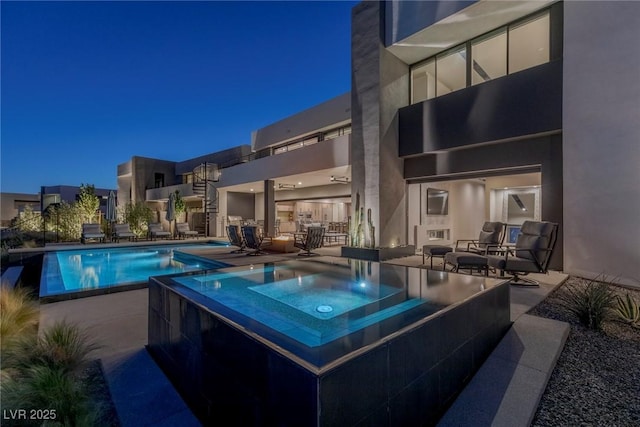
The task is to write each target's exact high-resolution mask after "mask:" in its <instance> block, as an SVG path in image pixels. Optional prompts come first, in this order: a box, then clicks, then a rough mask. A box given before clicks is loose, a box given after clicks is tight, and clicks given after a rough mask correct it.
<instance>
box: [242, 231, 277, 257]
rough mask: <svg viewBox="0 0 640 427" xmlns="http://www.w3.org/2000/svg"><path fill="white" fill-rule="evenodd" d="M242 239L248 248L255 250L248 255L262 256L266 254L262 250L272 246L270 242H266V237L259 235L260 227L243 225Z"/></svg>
mask: <svg viewBox="0 0 640 427" xmlns="http://www.w3.org/2000/svg"><path fill="white" fill-rule="evenodd" d="M242 237H243V238H244V243H245V245H246V246H247V248H249V249H253V252H249V253H248V254H247V255H261V254H263V253H264V252H263V250H262V249H263V248H264V247H265V246H269V245H270V244H271V241H270V240H265V238H264V236H263V235H261V234H260V233H258V227H257V226H255V225H243V226H242Z"/></svg>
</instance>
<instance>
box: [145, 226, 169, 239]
mask: <svg viewBox="0 0 640 427" xmlns="http://www.w3.org/2000/svg"><path fill="white" fill-rule="evenodd" d="M148 229H149V231H148V234H149V238H150V239H151V240H153V239H157V238H158V237H164V238H168V237H171V233H170V232H169V231H164V230H163V229H162V224H160V223H157V222H152V223H150V224H149V225H148Z"/></svg>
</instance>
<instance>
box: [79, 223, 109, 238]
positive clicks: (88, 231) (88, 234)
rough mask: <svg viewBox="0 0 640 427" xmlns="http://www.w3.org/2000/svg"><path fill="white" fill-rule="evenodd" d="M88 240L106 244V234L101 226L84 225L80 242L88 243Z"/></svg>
mask: <svg viewBox="0 0 640 427" xmlns="http://www.w3.org/2000/svg"><path fill="white" fill-rule="evenodd" d="M87 240H98V241H99V242H104V233H103V232H102V230H101V229H100V224H82V235H81V236H80V242H82V243H87Z"/></svg>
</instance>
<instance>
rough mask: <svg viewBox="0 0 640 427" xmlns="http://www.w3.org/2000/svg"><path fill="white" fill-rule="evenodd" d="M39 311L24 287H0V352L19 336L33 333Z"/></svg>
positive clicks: (35, 328) (35, 329)
mask: <svg viewBox="0 0 640 427" xmlns="http://www.w3.org/2000/svg"><path fill="white" fill-rule="evenodd" d="M39 318H40V313H39V311H38V306H37V305H36V303H35V301H33V299H32V298H31V295H30V294H29V292H28V291H27V290H26V289H24V288H18V289H9V288H6V287H4V286H3V287H0V352H1V353H2V354H3V355H4V352H5V350H6V349H7V348H10V347H11V345H12V343H13V342H14V341H15V340H17V339H18V338H19V337H23V336H25V335H35V334H36V332H37V330H38V320H39Z"/></svg>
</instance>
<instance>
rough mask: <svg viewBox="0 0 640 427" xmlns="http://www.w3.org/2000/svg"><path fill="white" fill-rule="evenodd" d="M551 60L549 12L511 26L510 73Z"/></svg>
mask: <svg viewBox="0 0 640 427" xmlns="http://www.w3.org/2000/svg"><path fill="white" fill-rule="evenodd" d="M545 62H549V13H545V14H544V15H541V16H537V17H535V18H533V19H532V20H529V21H526V22H523V23H521V24H518V25H515V26H513V27H510V28H509V73H515V72H517V71H520V70H524V69H527V68H531V67H535V66H536V65H540V64H544V63H545Z"/></svg>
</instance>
